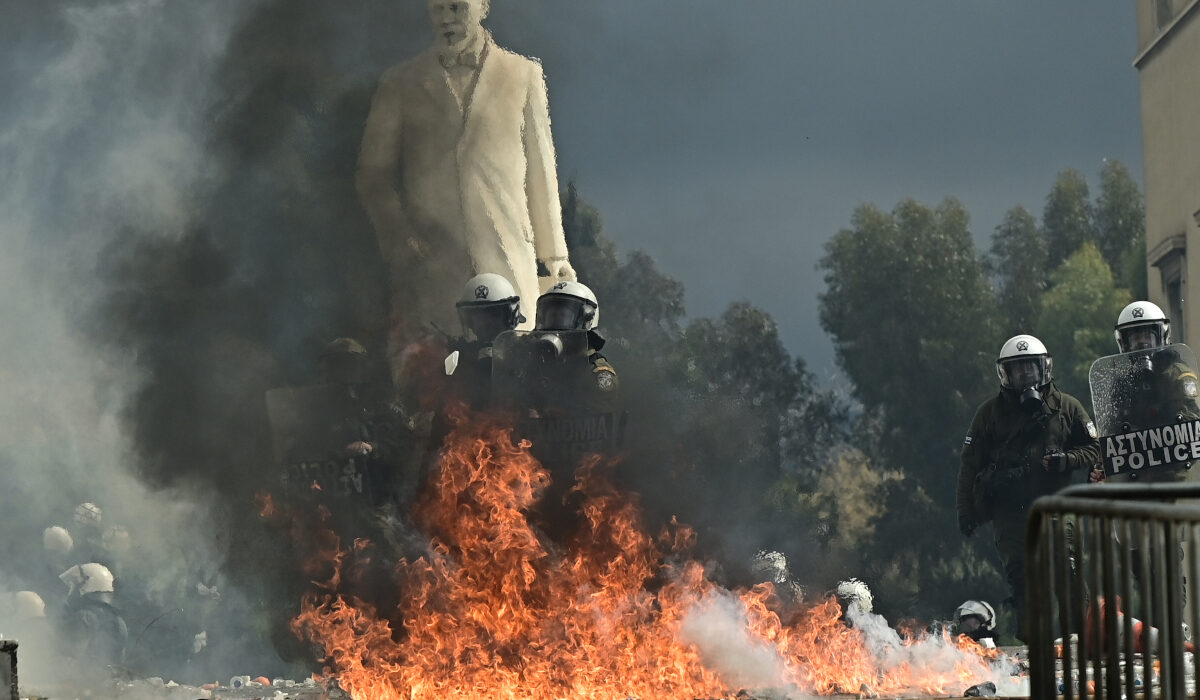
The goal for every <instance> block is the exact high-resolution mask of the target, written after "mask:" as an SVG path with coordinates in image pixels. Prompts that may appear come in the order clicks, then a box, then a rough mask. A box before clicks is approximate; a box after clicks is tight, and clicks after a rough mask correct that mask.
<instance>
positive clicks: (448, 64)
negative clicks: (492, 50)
mask: <svg viewBox="0 0 1200 700" xmlns="http://www.w3.org/2000/svg"><path fill="white" fill-rule="evenodd" d="M481 49H482V47H481ZM481 60H483V51H482V50H479V51H471V50H470V49H468V50H466V51H463V52H462V53H457V54H439V55H438V61H439V62H441V64H442V68H445V69H446V70H450V69H451V68H453V67H455V66H466V67H467V68H478V67H479V62H480V61H481Z"/></svg>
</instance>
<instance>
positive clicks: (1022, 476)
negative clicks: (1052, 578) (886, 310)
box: [958, 335, 1100, 638]
mask: <svg viewBox="0 0 1200 700" xmlns="http://www.w3.org/2000/svg"><path fill="white" fill-rule="evenodd" d="M1052 365H1053V362H1052V359H1051V357H1050V353H1049V352H1048V351H1047V350H1046V346H1045V345H1043V344H1042V342H1041V341H1040V340H1038V339H1037V338H1035V337H1033V336H1031V335H1018V336H1014V337H1012V338H1010V339H1009V340H1008V341H1006V342H1005V343H1004V346H1003V347H1002V348H1001V349H1000V356H999V357H998V358H997V360H996V373H997V375H999V377H1000V393H999V394H998V395H997V396H994V397H992V398H990V399H988V400H987V401H985V402H984V403H983V404H982V405H981V406H980V407H979V409H978V410H977V411H976V412H975V418H974V419H973V420H972V421H971V428H970V430H968V432H967V436H966V438H965V439H964V440H963V449H962V463H961V466H960V469H959V472H958V525H959V530H960V531H961V532H962V533H963V534H964V535H967V536H970V535H971V534H972V533H973V532H974V531H975V529H976V528H978V527H979V526H980V525H982V524H984V523H986V522H989V521H992V522H994V523H995V530H996V540H995V542H996V550H997V552H998V553H999V554H1000V559H1001V561H1002V562H1003V564H1004V573H1005V577H1006V578H1007V579H1008V584H1009V587H1010V588H1011V590H1012V604H1013V607H1014V608H1015V611H1016V614H1017V620H1018V624H1019V627H1020V630H1019V632H1018V635H1017V636H1018V637H1022V638H1023V637H1024V630H1025V629H1026V620H1025V526H1026V520H1027V518H1028V510H1029V506H1030V505H1031V504H1032V503H1033V501H1034V499H1036V498H1038V497H1039V496H1044V495H1047V494H1051V493H1054V492H1055V491H1058V490H1059V489H1061V488H1063V487H1064V486H1067V485H1068V484H1069V483H1070V482H1071V472H1075V471H1077V470H1084V471H1090V470H1092V469H1095V468H1096V467H1098V466H1099V464H1100V446H1099V443H1098V441H1097V439H1096V428H1095V425H1094V424H1093V423H1092V420H1091V418H1090V417H1089V416H1088V414H1087V411H1086V410H1085V409H1084V407H1083V405H1082V404H1081V403H1080V402H1079V401H1078V400H1077V399H1076V398H1075V397H1073V396H1070V395H1069V394H1065V393H1063V392H1062V391H1060V390H1059V389H1058V387H1056V386H1055V385H1054V383H1053V381H1052V372H1051V369H1052ZM1069 525H1070V524H1069V523H1068V526H1069ZM1071 529H1073V528H1071ZM1068 538H1069V539H1073V538H1071V536H1070V534H1068Z"/></svg>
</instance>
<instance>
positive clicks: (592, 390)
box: [534, 282, 619, 410]
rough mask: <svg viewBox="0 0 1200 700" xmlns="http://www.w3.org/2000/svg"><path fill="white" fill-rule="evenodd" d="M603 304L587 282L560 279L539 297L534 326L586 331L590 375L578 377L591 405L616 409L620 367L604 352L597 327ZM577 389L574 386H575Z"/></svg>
mask: <svg viewBox="0 0 1200 700" xmlns="http://www.w3.org/2000/svg"><path fill="white" fill-rule="evenodd" d="M599 321H600V304H599V302H597V301H596V295H595V294H594V293H592V290H591V289H590V288H588V286H587V285H584V284H580V283H579V282H559V283H557V284H555V285H554V286H553V287H551V288H550V289H549V291H547V292H546V293H545V294H543V295H542V296H540V297H538V302H537V316H536V317H535V319H534V329H535V330H537V331H584V332H585V333H586V337H587V360H588V370H589V374H588V375H587V377H575V378H574V379H575V380H576V382H572V383H573V384H575V385H577V387H578V388H580V389H581V390H582V392H583V397H585V399H586V401H587V403H588V405H589V408H592V409H594V410H612V408H613V407H614V406H615V404H616V397H617V390H618V388H619V387H618V382H617V370H616V369H615V368H614V367H613V366H612V363H611V362H609V361H608V358H607V357H605V356H604V355H603V354H601V352H600V351H601V349H603V348H604V342H605V341H604V336H603V335H601V334H600V331H599V330H598V329H597V328H596V326H597V324H598V323H599ZM573 388H574V387H573Z"/></svg>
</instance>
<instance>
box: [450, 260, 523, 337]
mask: <svg viewBox="0 0 1200 700" xmlns="http://www.w3.org/2000/svg"><path fill="white" fill-rule="evenodd" d="M455 306H456V307H457V308H458V320H459V322H461V323H462V327H463V332H464V333H466V334H468V335H473V336H474V337H475V339H476V340H479V341H482V342H489V343H490V342H491V341H492V339H493V338H495V337H496V336H498V335H500V334H501V333H503V332H504V331H511V330H512V329H514V328H516V327H517V326H518V325H520V324H522V323H524V322H525V317H524V316H523V315H521V297H519V296H518V295H517V290H516V289H515V288H513V286H512V283H511V282H509V281H508V280H506V279H504V277H502V276H500V275H497V274H496V273H494V272H485V273H483V274H481V275H475V276H474V277H472V278H471V279H469V280H467V284H466V285H465V286H464V287H463V291H462V294H461V295H460V296H459V297H458V303H456V304H455Z"/></svg>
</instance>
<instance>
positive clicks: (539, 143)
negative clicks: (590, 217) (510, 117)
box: [524, 63, 567, 263]
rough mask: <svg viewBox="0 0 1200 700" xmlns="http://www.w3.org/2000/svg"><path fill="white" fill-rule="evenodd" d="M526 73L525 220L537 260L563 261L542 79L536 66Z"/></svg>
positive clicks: (564, 251)
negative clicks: (531, 231)
mask: <svg viewBox="0 0 1200 700" xmlns="http://www.w3.org/2000/svg"><path fill="white" fill-rule="evenodd" d="M530 72H531V74H532V75H531V78H530V81H529V86H528V95H527V97H526V100H525V115H524V117H525V118H524V125H525V129H524V141H525V169H526V170H525V196H526V198H527V199H528V201H529V219H530V222H531V223H532V225H533V239H534V243H535V246H536V250H537V257H538V260H541V261H543V262H547V263H549V262H550V261H555V260H561V261H565V260H566V259H567V241H566V238H565V237H564V236H563V227H562V205H561V204H560V203H559V201H558V171H557V166H556V162H555V157H554V139H553V136H552V135H551V131H550V105H549V101H548V98H547V97H546V79H545V77H544V76H543V74H542V67H541V66H540V65H538V64H537V63H534V64H533V67H532V69H531V71H530Z"/></svg>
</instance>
